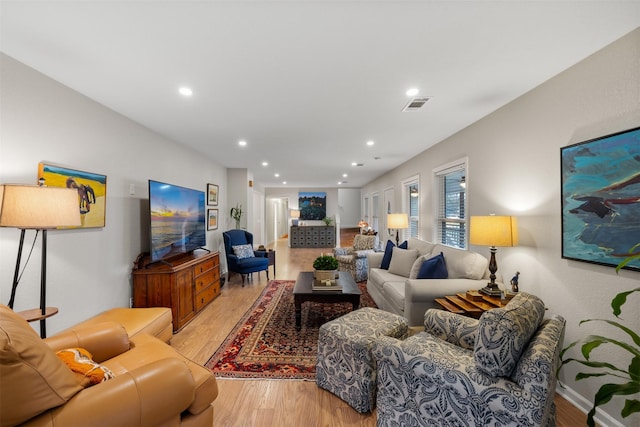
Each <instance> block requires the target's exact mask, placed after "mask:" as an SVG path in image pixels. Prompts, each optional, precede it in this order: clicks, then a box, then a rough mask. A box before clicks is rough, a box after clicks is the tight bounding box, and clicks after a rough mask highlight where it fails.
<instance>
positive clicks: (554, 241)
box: [362, 29, 640, 425]
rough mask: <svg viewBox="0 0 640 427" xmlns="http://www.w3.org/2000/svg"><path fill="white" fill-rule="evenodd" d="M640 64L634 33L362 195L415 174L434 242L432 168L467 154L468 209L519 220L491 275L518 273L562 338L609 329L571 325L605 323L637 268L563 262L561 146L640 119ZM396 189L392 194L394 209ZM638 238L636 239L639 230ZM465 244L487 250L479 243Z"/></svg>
mask: <svg viewBox="0 0 640 427" xmlns="http://www.w3.org/2000/svg"><path fill="white" fill-rule="evenodd" d="M639 70H640V29H639V30H636V31H634V32H633V33H631V34H629V35H627V36H626V37H624V38H622V39H621V40H619V41H617V42H616V43H614V44H612V45H610V46H609V47H607V48H605V49H604V50H602V51H600V52H597V53H596V54H594V55H592V56H591V57H589V58H587V59H586V60H584V61H583V62H581V63H579V64H577V65H576V66H574V67H572V68H571V69H569V70H567V71H566V72H564V73H562V74H560V75H558V76H556V77H554V78H552V79H551V80H549V81H547V82H546V83H544V84H542V85H541V86H539V87H538V88H536V89H534V90H532V91H531V92H529V93H527V94H525V95H524V96H522V97H520V98H518V99H516V100H515V101H513V102H511V103H510V104H509V105H507V106H505V107H504V108H501V109H500V110H498V111H496V112H495V113H493V114H492V115H490V116H488V117H486V118H484V119H482V120H480V121H478V122H477V123H475V124H473V125H471V126H469V127H468V128H466V129H464V130H462V131H461V132H459V133H457V134H455V135H453V136H451V137H450V138H448V139H446V140H445V141H443V142H441V143H440V144H438V145H436V146H434V147H432V148H431V149H429V150H426V151H425V152H423V153H421V154H420V155H418V156H416V157H415V158H413V159H411V160H410V161H408V162H406V163H405V164H403V165H401V166H400V167H398V168H397V169H395V170H393V171H391V172H389V173H387V174H386V175H384V176H383V177H381V178H379V179H377V180H375V181H373V182H371V183H369V184H368V185H366V186H365V187H363V189H362V191H363V193H364V194H367V193H372V192H374V191H378V192H379V193H380V194H383V190H384V189H385V188H387V187H389V186H394V187H395V189H396V190H398V189H400V188H401V187H400V182H401V181H402V180H403V179H404V178H407V177H409V176H412V175H415V174H419V175H420V192H421V207H420V213H421V216H420V221H421V228H420V233H421V236H422V237H423V238H426V239H428V240H432V239H433V234H434V227H433V221H434V219H433V214H432V213H433V211H434V203H433V196H432V194H433V180H432V170H433V168H435V167H437V166H439V165H443V164H446V163H449V162H451V161H453V160H456V159H459V158H463V157H465V156H468V158H469V165H468V174H467V183H468V186H467V189H468V195H469V215H487V214H489V213H496V214H507V215H517V216H518V218H519V231H520V246H518V247H515V248H500V249H499V250H498V254H497V261H498V268H499V271H500V272H502V274H503V275H504V276H505V277H511V275H513V273H515V272H516V271H520V272H521V275H520V290H522V291H526V292H530V293H533V294H536V295H538V296H540V297H541V298H542V299H543V300H544V301H545V304H546V305H547V307H548V313H549V314H560V315H562V316H564V317H565V318H566V320H567V331H566V338H565V343H567V344H568V343H569V342H572V341H574V340H576V339H579V338H581V337H583V336H586V335H587V334H589V333H595V332H597V331H600V332H602V333H607V332H609V331H611V329H610V328H600V327H597V325H596V324H591V323H588V324H585V325H583V326H581V327H579V326H578V323H579V321H580V320H582V319H587V318H608V319H611V318H612V317H613V316H612V315H611V308H610V307H609V302H610V301H611V299H612V298H613V296H615V295H616V294H617V293H619V292H622V291H626V290H630V289H633V288H635V287H637V286H638V280H639V279H640V273H638V272H631V271H622V272H621V273H620V275H616V273H615V271H614V269H613V268H610V267H604V266H598V265H592V264H586V263H581V262H576V261H569V260H565V259H562V258H561V218H560V147H563V146H566V145H570V144H574V143H577V142H580V141H584V140H588V139H591V138H595V137H599V136H602V135H606V134H609V133H613V132H616V131H621V130H625V129H629V128H633V127H636V126H638V125H640V73H639ZM495 89H496V90H499V88H495ZM425 120H428V118H425ZM399 193H400V191H395V197H396V199H395V202H396V206H399V203H400V200H399ZM383 211H384V210H382V212H383ZM639 233H640V230H639ZM637 240H638V241H639V242H640V234H639V236H638V239H637ZM471 249H472V250H476V251H480V252H482V253H484V254H485V255H486V256H488V255H489V251H488V249H487V248H484V247H472V248H471ZM639 303H640V298H639V297H638V296H637V295H634V296H633V298H632V299H630V300H629V302H628V303H627V306H625V308H626V316H625V317H624V323H625V324H626V325H627V326H629V327H631V329H633V330H634V331H636V332H638V331H640V316H638V312H637V307H638V304H639ZM624 313H625V311H623V314H624ZM627 340H628V337H627ZM605 347H608V348H605V349H604V350H602V351H598V352H597V353H598V354H599V355H600V357H601V359H605V360H608V361H610V362H613V363H614V364H616V365H619V366H624V367H627V366H628V363H629V361H630V359H629V358H628V357H626V354H624V353H622V352H621V351H615V350H614V349H612V348H611V347H609V346H605ZM594 356H595V354H594ZM579 370H580V369H578V368H577V365H576V367H571V366H569V367H568V368H567V369H564V370H563V371H562V374H561V380H562V381H563V382H565V383H567V384H568V386H569V387H570V390H567V391H564V392H565V393H568V394H569V397H571V398H575V399H578V402H577V403H580V404H584V405H587V404H589V402H592V396H593V395H594V394H595V392H596V391H597V389H598V388H599V383H598V382H597V381H585V380H583V381H579V382H576V381H574V380H573V378H574V377H575V374H576V372H577V371H579ZM610 380H611V378H609V381H610ZM559 391H560V392H563V390H559ZM573 391H575V392H577V393H578V394H579V396H576V395H573V394H572V393H573ZM582 398H586V399H587V400H588V402H586V401H584V400H581V399H582ZM588 407H589V408H590V404H589V406H588ZM620 409H621V405H620V400H618V401H617V402H615V403H611V404H609V405H607V406H606V411H607V412H608V413H609V414H610V415H611V416H613V417H615V418H616V419H618V420H621V418H620V415H619V413H620ZM639 420H640V417H638V416H636V417H633V418H632V419H630V418H628V419H626V420H625V425H639V424H640V421H639ZM611 423H612V422H611V421H610V420H609V421H607V424H611Z"/></svg>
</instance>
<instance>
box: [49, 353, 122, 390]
mask: <svg viewBox="0 0 640 427" xmlns="http://www.w3.org/2000/svg"><path fill="white" fill-rule="evenodd" d="M56 356H58V357H59V358H60V360H62V361H63V362H64V363H65V364H66V365H67V366H68V367H69V369H71V370H72V371H73V372H74V373H76V374H78V376H79V380H80V381H79V382H80V385H81V386H82V387H90V386H92V385H95V384H99V383H101V382H104V381H107V380H110V379H111V378H113V377H114V376H115V375H113V372H111V370H110V369H109V368H107V367H106V366H102V365H100V364H99V363H96V362H94V361H93V360H92V358H93V356H92V355H91V353H89V351H88V350H86V349H84V348H66V349H64V350H59V351H57V352H56Z"/></svg>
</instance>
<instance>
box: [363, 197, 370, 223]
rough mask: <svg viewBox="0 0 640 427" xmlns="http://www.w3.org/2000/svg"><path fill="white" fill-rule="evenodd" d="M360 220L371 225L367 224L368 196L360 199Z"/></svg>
mask: <svg viewBox="0 0 640 427" xmlns="http://www.w3.org/2000/svg"><path fill="white" fill-rule="evenodd" d="M362 220H363V221H364V222H366V223H367V224H369V225H371V224H370V223H369V195H366V196H364V198H363V199H362Z"/></svg>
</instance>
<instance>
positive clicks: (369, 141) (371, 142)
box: [367, 140, 375, 147]
mask: <svg viewBox="0 0 640 427" xmlns="http://www.w3.org/2000/svg"><path fill="white" fill-rule="evenodd" d="M373 144H375V142H373V141H372V140H368V141H367V145H368V146H369V147H371V146H372V145H373Z"/></svg>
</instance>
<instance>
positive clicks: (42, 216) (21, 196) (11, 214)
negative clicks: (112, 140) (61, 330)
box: [0, 184, 80, 338]
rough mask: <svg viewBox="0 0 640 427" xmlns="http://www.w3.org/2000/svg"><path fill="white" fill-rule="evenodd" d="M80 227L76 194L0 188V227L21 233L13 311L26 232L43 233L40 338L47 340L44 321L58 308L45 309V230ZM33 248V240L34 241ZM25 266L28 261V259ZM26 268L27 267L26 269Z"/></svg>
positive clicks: (21, 187)
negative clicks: (18, 230)
mask: <svg viewBox="0 0 640 427" xmlns="http://www.w3.org/2000/svg"><path fill="white" fill-rule="evenodd" d="M78 226H80V208H79V205H78V191H77V190H76V189H73V188H61V187H45V186H35V185H21V184H15V185H14V184H8V185H0V227H14V228H18V229H20V244H19V246H18V257H17V259H16V269H15V272H14V275H13V285H12V287H11V298H10V299H9V303H8V306H9V308H11V309H13V304H14V302H15V297H16V290H17V288H18V282H19V281H20V259H21V257H22V247H23V244H24V236H25V231H26V230H36V238H37V237H38V232H39V231H41V230H42V259H41V268H40V316H37V318H36V319H34V320H40V336H41V337H42V338H46V336H47V332H46V323H45V319H46V317H49V316H51V315H53V314H55V313H57V311H58V310H57V308H49V309H47V307H46V291H47V230H48V229H50V228H58V227H78ZM34 244H35V240H34ZM27 262H28V259H27ZM25 266H26V265H25Z"/></svg>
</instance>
